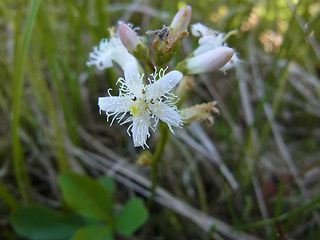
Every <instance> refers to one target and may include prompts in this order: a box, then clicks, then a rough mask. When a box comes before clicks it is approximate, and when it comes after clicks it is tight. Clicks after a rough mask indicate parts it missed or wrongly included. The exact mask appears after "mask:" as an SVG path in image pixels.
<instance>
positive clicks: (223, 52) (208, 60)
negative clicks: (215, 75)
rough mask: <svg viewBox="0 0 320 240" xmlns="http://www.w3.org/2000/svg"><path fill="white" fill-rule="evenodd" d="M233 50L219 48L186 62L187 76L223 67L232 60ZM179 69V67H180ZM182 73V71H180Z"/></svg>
mask: <svg viewBox="0 0 320 240" xmlns="http://www.w3.org/2000/svg"><path fill="white" fill-rule="evenodd" d="M232 55H233V50H232V49H231V48H228V47H219V48H216V49H213V50H210V51H207V52H205V53H202V54H200V55H198V56H195V57H191V58H189V59H187V60H186V63H185V65H184V68H185V69H184V70H185V71H182V72H184V73H186V74H199V73H206V72H212V71H214V70H217V69H219V68H221V67H223V66H224V65H225V64H226V63H227V62H229V60H230V59H231V58H232ZM178 67H179V65H178ZM180 71H181V70H180Z"/></svg>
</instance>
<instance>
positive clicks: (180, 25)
mask: <svg viewBox="0 0 320 240" xmlns="http://www.w3.org/2000/svg"><path fill="white" fill-rule="evenodd" d="M191 13H192V8H191V7H190V6H189V5H187V6H184V7H183V8H181V9H180V10H179V11H178V12H177V13H176V15H175V16H174V18H173V20H172V22H171V25H170V28H171V31H172V32H173V33H181V32H186V31H187V30H188V25H189V23H190V19H191Z"/></svg>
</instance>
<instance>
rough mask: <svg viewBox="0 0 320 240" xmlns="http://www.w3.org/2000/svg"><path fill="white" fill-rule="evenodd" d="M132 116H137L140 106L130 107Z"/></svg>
mask: <svg viewBox="0 0 320 240" xmlns="http://www.w3.org/2000/svg"><path fill="white" fill-rule="evenodd" d="M130 110H131V114H132V116H134V115H137V114H138V113H139V106H137V105H131V106H130Z"/></svg>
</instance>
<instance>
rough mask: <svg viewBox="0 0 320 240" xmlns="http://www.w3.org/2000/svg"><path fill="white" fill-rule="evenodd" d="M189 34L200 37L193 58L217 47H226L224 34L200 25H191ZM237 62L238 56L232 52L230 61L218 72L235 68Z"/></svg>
mask: <svg viewBox="0 0 320 240" xmlns="http://www.w3.org/2000/svg"><path fill="white" fill-rule="evenodd" d="M191 33H192V35H193V36H195V37H200V38H199V41H198V42H199V47H198V48H197V49H196V50H194V52H193V54H194V56H199V55H201V54H203V53H206V52H208V51H211V50H214V49H217V48H219V47H223V46H225V47H226V46H227V44H226V42H225V40H226V38H227V37H226V35H225V34H224V33H222V32H218V31H215V30H212V29H209V28H208V27H206V26H205V25H203V24H202V23H195V24H193V25H192V26H191ZM233 51H234V50H233ZM238 62H239V58H238V54H237V53H236V51H234V54H233V56H232V58H231V59H230V61H228V62H227V63H226V64H225V65H224V66H223V67H221V68H220V70H221V71H223V72H225V71H226V70H229V69H230V68H233V67H235V66H236V64H237V63H238Z"/></svg>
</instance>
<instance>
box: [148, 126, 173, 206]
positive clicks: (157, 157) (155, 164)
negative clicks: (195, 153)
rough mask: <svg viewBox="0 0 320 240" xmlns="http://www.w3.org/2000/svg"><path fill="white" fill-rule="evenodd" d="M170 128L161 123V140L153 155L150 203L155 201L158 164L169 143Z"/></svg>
mask: <svg viewBox="0 0 320 240" xmlns="http://www.w3.org/2000/svg"><path fill="white" fill-rule="evenodd" d="M168 131H169V129H168V127H167V126H166V125H165V124H164V123H161V124H160V137H159V140H158V141H159V142H158V144H157V147H156V150H155V152H154V154H153V156H152V163H151V197H150V203H152V202H153V200H154V197H155V190H156V186H157V176H158V164H159V160H160V158H161V156H162V153H163V149H164V147H165V145H166V143H167V140H168V138H169V134H168V133H169V132H168Z"/></svg>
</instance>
